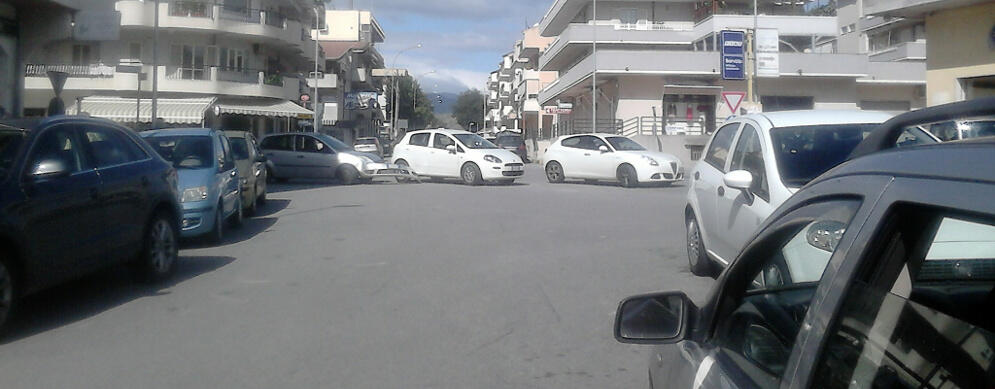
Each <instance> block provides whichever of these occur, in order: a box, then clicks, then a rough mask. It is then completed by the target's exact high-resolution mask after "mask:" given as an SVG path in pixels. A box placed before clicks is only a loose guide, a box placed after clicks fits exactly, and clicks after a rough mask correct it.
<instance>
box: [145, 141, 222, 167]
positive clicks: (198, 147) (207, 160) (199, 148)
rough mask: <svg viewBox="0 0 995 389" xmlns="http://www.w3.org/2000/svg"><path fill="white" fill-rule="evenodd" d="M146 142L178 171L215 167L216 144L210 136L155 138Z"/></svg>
mask: <svg viewBox="0 0 995 389" xmlns="http://www.w3.org/2000/svg"><path fill="white" fill-rule="evenodd" d="M145 140H146V141H147V142H148V143H149V144H150V145H152V148H153V149H155V151H156V152H158V153H159V155H160V156H162V158H163V159H165V160H167V161H169V162H171V163H172V164H173V166H174V167H176V168H178V169H204V168H209V167H212V166H214V144H213V142H212V141H211V137H210V136H206V135H180V136H153V137H146V138H145Z"/></svg>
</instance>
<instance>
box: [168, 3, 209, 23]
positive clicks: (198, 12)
mask: <svg viewBox="0 0 995 389" xmlns="http://www.w3.org/2000/svg"><path fill="white" fill-rule="evenodd" d="M169 16H179V17H187V18H208V19H210V18H213V17H214V3H207V2H203V1H191V0H179V1H170V2H169Z"/></svg>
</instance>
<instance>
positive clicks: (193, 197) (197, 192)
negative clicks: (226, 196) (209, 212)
mask: <svg viewBox="0 0 995 389" xmlns="http://www.w3.org/2000/svg"><path fill="white" fill-rule="evenodd" d="M201 200H207V187H206V186H198V187H196V188H187V189H184V190H183V196H182V198H181V199H180V201H181V202H184V203H185V202H188V201H201Z"/></svg>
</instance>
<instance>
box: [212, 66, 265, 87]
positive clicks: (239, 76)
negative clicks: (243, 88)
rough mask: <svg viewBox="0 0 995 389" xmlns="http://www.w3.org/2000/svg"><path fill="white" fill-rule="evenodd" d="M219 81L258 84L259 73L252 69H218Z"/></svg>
mask: <svg viewBox="0 0 995 389" xmlns="http://www.w3.org/2000/svg"><path fill="white" fill-rule="evenodd" d="M218 81H228V82H241V83H245V84H256V83H258V82H259V71H258V70H250V69H235V68H227V67H219V68H218Z"/></svg>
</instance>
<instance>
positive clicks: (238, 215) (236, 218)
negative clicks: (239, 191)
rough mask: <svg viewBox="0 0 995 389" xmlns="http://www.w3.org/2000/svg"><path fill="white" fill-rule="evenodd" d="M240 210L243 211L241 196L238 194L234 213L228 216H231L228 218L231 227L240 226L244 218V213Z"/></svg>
mask: <svg viewBox="0 0 995 389" xmlns="http://www.w3.org/2000/svg"><path fill="white" fill-rule="evenodd" d="M242 212H243V210H242V198H241V196H240V197H239V199H238V204H235V213H233V214H232V215H231V216H229V217H230V218H231V219H229V221H230V222H231V226H232V227H235V228H238V227H241V226H242V221H244V220H245V214H244V213H242Z"/></svg>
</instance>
